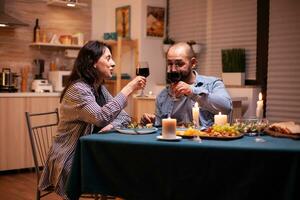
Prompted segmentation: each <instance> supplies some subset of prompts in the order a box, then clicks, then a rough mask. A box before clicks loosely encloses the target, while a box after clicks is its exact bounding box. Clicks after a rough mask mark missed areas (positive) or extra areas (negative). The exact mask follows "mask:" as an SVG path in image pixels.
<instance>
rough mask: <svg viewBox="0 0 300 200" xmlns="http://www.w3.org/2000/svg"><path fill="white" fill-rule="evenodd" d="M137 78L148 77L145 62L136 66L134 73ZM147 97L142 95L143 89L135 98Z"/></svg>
mask: <svg viewBox="0 0 300 200" xmlns="http://www.w3.org/2000/svg"><path fill="white" fill-rule="evenodd" d="M135 74H136V75H137V76H144V77H148V76H149V75H150V71H149V65H148V62H146V61H140V62H139V63H138V65H137V66H136V73H135ZM146 96H147V95H145V94H144V89H142V91H141V94H140V95H138V96H137V97H146Z"/></svg>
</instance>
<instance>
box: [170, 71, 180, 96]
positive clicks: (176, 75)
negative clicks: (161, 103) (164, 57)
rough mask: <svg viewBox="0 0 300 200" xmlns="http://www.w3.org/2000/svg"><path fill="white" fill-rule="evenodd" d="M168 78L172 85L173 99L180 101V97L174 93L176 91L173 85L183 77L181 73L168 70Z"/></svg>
mask: <svg viewBox="0 0 300 200" xmlns="http://www.w3.org/2000/svg"><path fill="white" fill-rule="evenodd" d="M167 79H168V81H169V82H170V83H171V85H170V95H171V96H172V100H173V101H178V100H179V98H177V97H176V96H175V94H174V91H173V88H172V87H173V86H174V85H175V84H176V83H178V82H179V81H180V79H181V73H180V72H178V71H170V72H167Z"/></svg>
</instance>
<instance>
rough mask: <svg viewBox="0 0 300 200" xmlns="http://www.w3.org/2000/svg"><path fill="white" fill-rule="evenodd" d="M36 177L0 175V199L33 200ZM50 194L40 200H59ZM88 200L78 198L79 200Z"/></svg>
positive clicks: (21, 174) (29, 174) (25, 174)
mask: <svg viewBox="0 0 300 200" xmlns="http://www.w3.org/2000/svg"><path fill="white" fill-rule="evenodd" d="M35 189H36V176H35V173H34V172H16V173H11V174H0V199H3V200H35ZM61 199H62V198H60V197H59V196H58V195H56V194H55V193H51V194H49V195H48V196H46V197H43V198H42V200H61ZM83 199H86V200H87V199H89V200H91V199H90V198H80V200H83Z"/></svg>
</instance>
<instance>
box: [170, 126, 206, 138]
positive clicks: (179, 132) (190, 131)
mask: <svg viewBox="0 0 300 200" xmlns="http://www.w3.org/2000/svg"><path fill="white" fill-rule="evenodd" d="M176 135H179V136H191V137H192V136H201V135H202V136H203V135H208V134H207V133H206V132H204V131H200V130H198V129H194V128H192V127H189V128H188V129H186V130H176Z"/></svg>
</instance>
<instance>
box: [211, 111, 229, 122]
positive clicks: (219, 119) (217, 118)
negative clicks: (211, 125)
mask: <svg viewBox="0 0 300 200" xmlns="http://www.w3.org/2000/svg"><path fill="white" fill-rule="evenodd" d="M214 119H215V124H216V125H225V124H226V123H227V115H222V113H221V112H219V114H218V115H215V116H214Z"/></svg>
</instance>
